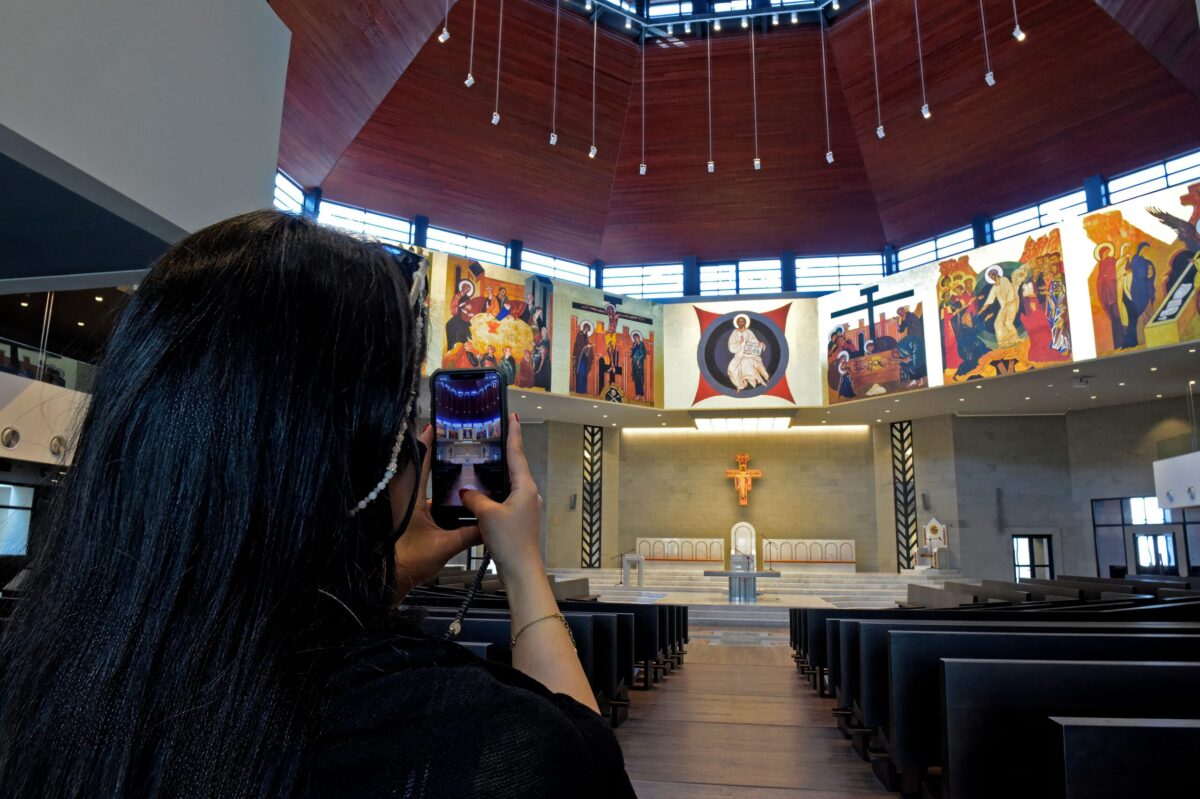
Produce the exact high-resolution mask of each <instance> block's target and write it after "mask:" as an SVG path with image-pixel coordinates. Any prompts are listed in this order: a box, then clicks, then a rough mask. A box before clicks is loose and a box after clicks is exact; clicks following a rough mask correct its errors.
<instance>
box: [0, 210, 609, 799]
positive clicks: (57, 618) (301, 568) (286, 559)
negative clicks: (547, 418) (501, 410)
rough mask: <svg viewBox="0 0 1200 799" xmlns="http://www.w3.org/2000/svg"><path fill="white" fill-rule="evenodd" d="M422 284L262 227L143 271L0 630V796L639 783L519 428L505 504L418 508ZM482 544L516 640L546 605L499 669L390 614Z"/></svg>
mask: <svg viewBox="0 0 1200 799" xmlns="http://www.w3.org/2000/svg"><path fill="white" fill-rule="evenodd" d="M423 282H424V276H423V275H422V274H421V273H420V272H418V273H417V274H416V275H415V277H414V278H413V280H412V285H411V286H410V283H409V278H408V277H407V276H406V275H405V274H402V271H401V269H400V268H399V265H398V261H397V259H396V258H394V257H393V256H391V255H389V254H388V253H387V252H386V251H385V250H383V249H382V248H381V247H376V246H373V245H368V244H365V243H361V242H359V241H356V240H354V239H351V238H349V237H347V236H344V235H342V234H340V233H337V232H334V231H333V230H330V229H328V228H323V227H319V226H317V225H316V224H314V223H313V222H310V221H308V220H305V219H301V218H298V217H294V216H291V215H285V214H280V213H276V212H269V211H263V212H257V213H252V214H247V215H245V216H241V217H237V218H234V219H231V220H228V221H226V222H222V223H220V224H217V225H214V226H212V227H210V228H207V229H205V230H202V231H200V232H198V233H196V234H194V235H191V236H188V237H187V238H185V239H184V240H183V241H181V242H179V243H178V244H176V245H175V246H174V247H172V248H171V249H170V250H169V251H168V252H167V253H166V255H164V256H163V258H162V259H161V260H160V261H159V263H158V264H157V265H156V266H155V267H154V268H153V269H152V270H151V272H150V274H149V275H148V276H147V278H146V279H145V280H144V281H143V282H142V284H141V287H140V289H139V291H138V292H137V293H136V294H135V295H133V297H132V299H131V301H130V304H129V306H128V308H127V309H126V311H125V312H124V314H123V315H122V317H121V319H120V321H119V322H118V324H117V327H116V330H115V331H114V333H113V337H112V339H111V341H110V342H109V345H108V351H107V354H106V356H105V360H104V364H103V367H102V368H101V370H100V376H99V380H98V382H97V385H96V391H95V394H94V395H93V397H92V401H91V404H90V406H89V408H88V411H87V415H86V418H85V419H84V421H83V424H82V428H81V431H80V434H79V441H78V446H77V449H76V453H75V457H74V463H73V465H72V468H71V471H70V473H69V474H68V476H67V477H66V479H65V481H64V483H63V487H62V489H61V493H60V495H59V496H58V498H57V499H56V501H55V504H54V507H53V509H52V511H51V514H50V517H49V524H48V526H47V528H46V531H45V536H44V545H43V546H42V547H41V548H40V552H39V554H38V560H37V565H36V567H35V569H34V574H33V578H32V579H33V586H32V589H31V593H30V598H29V600H28V601H27V602H24V603H22V604H21V607H20V610H18V612H17V615H16V616H15V617H14V618H13V619H12V620H11V621H10V623H9V624H10V626H9V627H8V629H7V630H6V632H5V636H4V638H3V639H0V674H3V675H4V678H3V679H2V680H0V730H2V731H3V732H2V734H0V795H3V796H6V797H7V796H21V797H43V796H45V797H60V796H79V795H87V796H105V797H114V796H129V797H134V796H137V797H142V796H188V797H193V796H214V797H216V796H219V797H228V796H252V797H259V796H270V797H276V796H380V795H385V794H386V795H395V796H405V797H424V796H429V797H435V796H436V797H441V796H611V795H616V796H629V795H632V791H631V789H630V786H629V782H628V778H627V777H626V776H625V774H624V771H623V766H622V760H621V754H620V750H619V748H618V746H617V744H616V741H615V739H614V737H613V735H612V732H611V730H610V729H609V728H608V726H607V725H606V724H605V723H604V721H603V720H602V719H601V718H600V716H599V715H597V713H596V706H595V703H594V701H593V699H592V696H591V692H590V690H589V688H588V686H587V681H586V679H585V677H584V675H583V672H582V670H581V668H580V666H579V662H578V659H577V658H576V657H575V655H574V653H573V651H572V646H571V642H570V639H569V636H568V632H567V630H566V629H564V625H562V624H560V622H561V619H559V618H556V617H554V616H553V614H554V613H555V612H556V606H555V604H554V599H553V597H552V595H551V593H550V588H549V586H548V584H547V582H546V577H545V573H544V570H543V565H542V563H541V559H540V554H539V547H538V526H539V524H538V517H539V513H540V511H539V505H540V499H539V497H538V495H537V488H536V486H535V485H534V484H533V480H532V478H531V477H530V475H529V470H528V465H527V464H526V461H525V456H524V453H523V451H522V448H521V425H520V423H519V421H518V420H517V419H516V418H515V417H513V419H512V423H511V427H510V437H509V441H508V461H509V467H510V471H511V476H512V493H511V496H510V497H509V498H508V500H507V501H506V502H505V503H504V504H502V505H500V504H496V503H493V502H491V501H489V500H488V499H487V498H485V497H484V496H483V495H481V494H479V493H476V492H466V494H465V496H464V499H463V501H464V504H466V505H467V506H468V507H469V508H471V510H472V511H473V512H474V513H475V514H476V515H477V517H478V518H479V520H480V521H479V525H478V527H467V528H463V529H459V530H453V531H447V530H441V529H439V528H438V527H437V526H436V525H435V524H434V522H433V519H432V516H431V514H430V511H429V507H428V504H427V503H426V501H425V499H424V486H425V485H426V483H427V478H428V476H429V469H430V462H429V459H428V457H424V456H425V454H426V453H428V452H429V450H430V447H431V444H432V440H433V435H432V430H430V429H429V428H428V427H426V428H425V430H424V431H423V432H422V433H421V435H420V437H419V438H418V437H417V436H415V435H414V433H413V431H414V429H415V428H414V425H415V422H416V419H415V411H414V406H415V399H416V394H417V388H418V381H419V379H420V370H421V363H422V361H423V359H424V355H425V348H424V334H425V330H424V328H425V321H426V320H425V319H424V316H423V314H424V308H425V304H424V293H423V291H422V288H423ZM381 474H382V475H383V478H384V479H383V480H382V481H381V480H380V475H381ZM480 541H482V542H483V543H485V544H487V545H488V546H489V547H490V548H491V551H492V553H493V556H494V557H495V560H496V563H497V566H498V568H499V570H500V572H501V574H502V575H503V577H504V579H505V582H506V586H507V588H508V594H509V603H510V607H511V610H512V623H513V632H514V634H515V633H517V632H518V630H519V629H520V628H521V627H522V626H524V625H525V624H527V623H530V622H533V621H534V620H537V619H542V618H543V617H545V620H543V621H540V622H538V623H534V624H533V625H532V626H531V627H529V628H528V629H526V630H525V631H524V632H522V633H520V635H519V638H518V641H517V643H516V645H515V647H514V648H513V665H514V666H515V670H514V669H510V668H507V667H501V666H498V665H495V664H487V663H484V662H483V661H481V660H479V659H477V658H475V657H473V656H471V655H470V654H468V653H467V652H466V650H464V649H462V648H460V647H458V646H457V645H455V644H452V643H447V642H444V641H440V640H434V639H432V638H430V637H428V636H426V635H423V634H422V633H421V632H420V631H419V629H418V628H417V627H416V626H415V624H414V623H413V621H411V618H412V615H411V614H409V616H408V619H409V620H406V618H405V617H398V616H397V614H396V613H395V612H393V610H392V609H393V608H394V607H395V606H396V605H397V603H399V602H401V601H402V600H403V598H404V596H405V594H406V592H407V591H408V590H410V589H411V588H412V587H413V586H414V585H415V584H417V583H419V582H421V581H423V580H424V579H426V578H428V577H430V576H432V575H434V574H436V573H437V572H438V570H439V569H440V568H441V567H442V566H443V565H444V564H445V563H446V561H447V560H448V559H449V558H450V557H452V556H453V555H455V554H456V553H458V552H460V551H462V550H463V549H464V548H466V547H468V546H471V545H474V544H478V543H480Z"/></svg>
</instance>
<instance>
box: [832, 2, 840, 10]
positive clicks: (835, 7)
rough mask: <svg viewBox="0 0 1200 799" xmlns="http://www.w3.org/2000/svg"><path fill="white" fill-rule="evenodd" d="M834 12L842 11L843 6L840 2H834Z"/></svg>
mask: <svg viewBox="0 0 1200 799" xmlns="http://www.w3.org/2000/svg"><path fill="white" fill-rule="evenodd" d="M833 10H834V11H841V10H842V4H841V3H839V2H838V0H833Z"/></svg>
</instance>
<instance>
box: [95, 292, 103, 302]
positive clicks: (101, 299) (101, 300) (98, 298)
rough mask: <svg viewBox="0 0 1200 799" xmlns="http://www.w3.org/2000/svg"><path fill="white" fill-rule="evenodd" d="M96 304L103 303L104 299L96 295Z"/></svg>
mask: <svg viewBox="0 0 1200 799" xmlns="http://www.w3.org/2000/svg"><path fill="white" fill-rule="evenodd" d="M96 302H104V298H103V297H101V296H100V295H99V294H97V295H96Z"/></svg>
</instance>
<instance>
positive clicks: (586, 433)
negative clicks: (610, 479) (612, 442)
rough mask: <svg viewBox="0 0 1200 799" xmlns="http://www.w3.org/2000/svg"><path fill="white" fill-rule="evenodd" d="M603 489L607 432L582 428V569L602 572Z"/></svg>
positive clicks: (580, 562) (586, 426)
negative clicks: (601, 525) (599, 569)
mask: <svg viewBox="0 0 1200 799" xmlns="http://www.w3.org/2000/svg"><path fill="white" fill-rule="evenodd" d="M603 489H604V428H603V427H597V426H593V425H584V428H583V508H582V511H583V512H582V514H581V516H582V535H581V536H580V542H581V547H580V557H579V565H580V566H581V567H582V568H585V569H598V568H600V562H601V559H600V530H601V527H600V522H601V508H602V505H603V502H602V500H603V495H604V492H603Z"/></svg>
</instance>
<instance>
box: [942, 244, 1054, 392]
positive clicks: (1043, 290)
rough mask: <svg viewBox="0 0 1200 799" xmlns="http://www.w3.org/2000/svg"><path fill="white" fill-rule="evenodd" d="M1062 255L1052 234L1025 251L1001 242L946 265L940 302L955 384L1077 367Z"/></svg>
mask: <svg viewBox="0 0 1200 799" xmlns="http://www.w3.org/2000/svg"><path fill="white" fill-rule="evenodd" d="M1010 248H1011V249H1010ZM1017 248H1019V249H1017ZM998 250H999V251H1001V252H1003V251H1004V250H1009V252H1007V253H1006V254H1007V255H1009V257H1008V258H1000V259H997V258H995V255H996V254H997V252H998ZM1062 253H1063V248H1062V241H1061V237H1060V235H1059V230H1058V228H1051V229H1050V230H1049V231H1047V232H1046V233H1042V234H1040V235H1037V236H1036V237H1035V236H1028V237H1026V238H1025V240H1024V242H1023V243H1019V240H1017V239H1014V240H1012V242H1011V243H1010V242H1001V243H1000V244H999V245H989V247H987V248H983V249H980V250H972V251H971V252H968V253H966V254H964V255H961V256H959V257H957V258H952V259H949V260H946V261H942V262H941V264H940V267H941V269H940V274H939V276H938V287H937V292H938V293H937V296H938V316H939V321H940V323H941V332H942V357H943V361H942V363H943V368H944V369H945V380H946V383H947V384H949V383H960V382H964V381H967V380H980V379H983V378H989V377H997V376H1000V375H1007V374H1014V373H1016V372H1025V371H1028V370H1030V369H1037V368H1039V367H1046V366H1053V365H1055V364H1061V363H1065V362H1068V361H1070V360H1071V357H1072V356H1071V326H1070V323H1069V320H1068V317H1067V289H1066V278H1065V274H1064V265H1063V254H1062ZM980 261H982V262H983V263H984V265H983V266H982V267H980V266H978V263H977V262H980Z"/></svg>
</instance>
